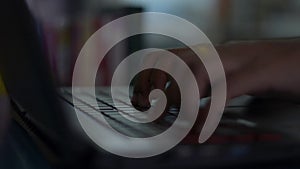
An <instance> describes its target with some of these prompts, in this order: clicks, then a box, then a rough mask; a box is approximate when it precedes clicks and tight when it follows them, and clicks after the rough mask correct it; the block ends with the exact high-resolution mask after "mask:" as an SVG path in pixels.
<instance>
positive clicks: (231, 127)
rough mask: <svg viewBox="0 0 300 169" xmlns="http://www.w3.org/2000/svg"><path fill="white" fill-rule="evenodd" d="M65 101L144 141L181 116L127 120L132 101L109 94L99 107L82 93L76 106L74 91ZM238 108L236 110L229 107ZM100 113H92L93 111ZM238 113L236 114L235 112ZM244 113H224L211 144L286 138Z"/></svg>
mask: <svg viewBox="0 0 300 169" xmlns="http://www.w3.org/2000/svg"><path fill="white" fill-rule="evenodd" d="M62 91H63V92H60V93H61V96H62V98H63V99H64V100H65V101H67V102H68V103H69V104H71V105H72V106H73V107H75V108H76V109H78V110H80V111H82V112H84V113H87V114H89V115H90V116H92V117H93V118H94V119H97V118H99V116H103V117H104V118H105V120H106V121H107V122H108V123H109V124H110V125H111V126H112V127H113V128H114V129H115V130H117V131H118V132H120V133H123V134H125V135H127V136H131V137H136V138H144V137H151V136H155V135H158V134H160V133H162V132H164V131H165V130H167V129H168V128H169V127H170V126H171V125H172V123H173V122H174V120H175V119H176V117H177V114H178V109H177V108H175V107H172V108H170V109H169V110H168V112H167V114H166V116H165V117H164V119H163V120H161V121H160V122H159V123H156V122H150V123H136V122H133V121H130V120H128V119H126V118H124V117H123V116H122V115H121V114H120V113H119V112H122V113H123V114H126V115H128V116H132V117H134V115H135V113H138V112H137V111H136V109H135V108H134V107H132V106H131V103H130V101H128V100H127V101H125V100H121V99H119V100H117V102H113V100H112V98H111V97H110V96H109V95H108V94H107V93H105V91H98V90H97V92H96V96H97V98H96V100H97V105H93V104H92V103H91V102H90V100H91V99H92V96H91V94H89V93H88V92H82V97H80V98H74V99H77V101H78V102H76V105H74V104H73V100H72V93H71V90H69V89H68V90H65V89H64V90H62ZM229 109H230V110H231V109H234V108H232V107H231V108H229ZM95 111H96V112H97V114H95V113H91V112H95ZM231 112H234V111H231ZM239 115H240V113H224V115H223V117H222V120H221V121H220V125H219V126H218V128H217V130H216V131H215V133H214V134H213V135H212V137H211V138H210V139H209V140H208V141H207V142H208V143H213V144H224V143H254V142H277V141H280V140H281V139H282V135H281V134H279V133H275V132H270V131H266V130H262V129H260V128H258V127H257V126H256V124H255V123H254V122H251V121H248V120H245V119H243V118H241V117H239ZM198 137H199V134H196V133H195V134H190V135H188V136H187V137H186V138H185V140H184V141H183V142H184V143H195V144H197V140H198Z"/></svg>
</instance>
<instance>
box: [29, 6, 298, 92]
mask: <svg viewBox="0 0 300 169" xmlns="http://www.w3.org/2000/svg"><path fill="white" fill-rule="evenodd" d="M27 2H28V4H29V6H30V8H31V10H32V11H33V13H34V15H35V17H36V18H37V19H38V21H39V26H40V28H41V34H42V38H43V40H44V42H46V43H45V47H46V49H47V55H48V58H49V61H50V63H51V68H52V70H53V74H54V76H55V77H56V79H57V82H58V84H59V85H63V86H69V85H70V84H71V75H72V70H73V65H74V63H75V61H76V58H77V55H78V53H79V51H80V49H81V47H82V46H83V44H84V42H85V41H86V40H87V39H88V38H89V36H90V35H91V34H92V33H94V32H95V31H96V30H98V29H99V28H101V26H103V25H104V24H105V23H108V22H109V21H112V20H114V19H116V18H118V17H121V16H124V15H127V14H131V13H136V12H143V11H151V12H164V13H169V14H174V15H176V16H179V17H182V18H184V19H187V20H188V21H190V22H192V23H193V24H195V25H196V26H197V27H199V28H200V29H201V30H202V31H203V32H204V33H205V34H206V35H207V36H208V37H209V39H210V40H211V41H212V42H213V44H218V43H224V42H227V41H230V40H257V39H269V38H288V37H297V36H299V35H300V22H299V18H300V10H299V8H300V1H299V0H185V1H182V0H163V1H161V0H151V1H148V0H110V1H105V0H73V1H71V0H64V1H61V0H27ZM147 24H151V21H150V20H147V18H141V20H139V21H137V23H136V25H126V23H125V24H124V25H120V26H122V27H124V30H125V29H130V27H131V26H135V27H137V26H147ZM166 29H172V28H171V27H170V28H166ZM179 46H181V44H180V43H178V41H176V40H174V39H170V38H168V37H162V36H157V35H144V36H139V37H132V38H129V39H128V40H125V41H123V42H122V43H121V44H118V45H117V46H116V47H115V48H114V49H112V51H111V52H110V53H109V54H108V55H109V56H113V57H106V59H105V60H104V61H103V63H102V65H101V69H103V70H101V71H99V74H101V75H99V76H101V79H100V78H99V79H98V80H97V82H96V83H97V84H98V85H108V84H109V82H110V77H111V74H112V72H113V70H114V69H115V66H116V65H117V64H118V63H119V62H120V61H121V60H122V59H123V58H124V57H126V56H128V55H129V54H130V53H132V52H134V51H136V50H139V49H142V48H145V47H159V48H171V47H179ZM87 68H88V65H87Z"/></svg>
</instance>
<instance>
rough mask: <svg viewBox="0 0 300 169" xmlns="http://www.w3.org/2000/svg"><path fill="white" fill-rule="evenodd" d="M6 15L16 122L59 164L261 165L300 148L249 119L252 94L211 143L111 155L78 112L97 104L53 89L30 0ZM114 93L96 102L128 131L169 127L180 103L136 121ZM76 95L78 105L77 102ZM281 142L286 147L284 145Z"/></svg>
mask: <svg viewBox="0 0 300 169" xmlns="http://www.w3.org/2000/svg"><path fill="white" fill-rule="evenodd" d="M1 13H2V16H1V17H2V19H1V22H2V23H4V24H3V25H2V26H1V27H2V28H1V29H3V30H4V32H6V34H3V36H2V42H5V43H3V45H2V48H1V61H0V68H1V74H2V75H3V79H4V82H5V84H6V87H7V91H8V93H9V95H10V97H11V100H12V106H13V116H14V119H15V120H16V121H17V122H18V123H19V124H20V125H21V126H22V127H23V128H24V129H25V130H26V131H27V133H28V134H29V135H30V136H31V137H32V138H33V139H34V140H35V142H36V143H37V145H38V146H39V148H40V150H41V152H42V154H43V155H44V156H45V157H46V158H47V159H48V160H49V163H50V164H51V165H52V166H53V167H55V168H73V169H74V168H75V169H76V168H78V169H79V168H85V169H87V168H171V167H172V168H235V167H236V168H240V167H249V166H253V167H255V168H259V166H264V167H266V166H273V165H279V166H280V165H285V164H286V163H287V162H288V163H289V164H290V162H291V161H293V160H294V159H297V158H298V157H299V151H295V152H291V151H288V152H287V149H294V150H296V149H295V144H292V143H289V142H288V144H287V143H286V141H285V139H283V138H285V136H284V134H282V133H280V132H277V131H272V130H265V129H263V128H260V127H259V126H260V125H259V124H257V123H256V122H255V121H251V120H248V119H247V118H246V116H245V112H247V110H248V107H247V106H245V105H246V104H245V103H248V102H249V101H251V99H252V98H251V97H248V96H245V97H243V98H239V99H238V100H237V101H236V102H232V104H230V105H229V106H228V107H227V108H226V110H225V111H226V113H225V114H224V116H223V118H222V120H221V122H220V126H219V127H218V129H217V130H216V132H215V133H214V134H213V136H212V137H211V138H210V139H209V140H208V141H207V142H206V143H205V144H201V145H199V144H197V142H195V141H194V140H197V139H195V138H196V137H198V136H197V135H188V136H187V137H186V138H185V139H184V140H183V141H182V143H181V144H180V145H177V146H176V147H175V148H173V149H171V150H169V151H167V152H165V153H163V154H161V155H157V156H154V157H149V158H142V159H134V158H125V157H121V156H117V155H114V154H111V153H109V152H107V151H105V150H103V149H101V148H100V147H99V146H97V145H96V144H95V143H93V142H92V141H91V140H90V139H89V138H88V137H87V136H86V134H85V132H84V131H83V129H82V128H81V127H80V124H79V122H78V120H77V119H76V116H75V110H74V109H77V110H78V111H79V112H81V113H82V114H87V113H88V112H86V111H87V110H88V109H93V110H94V105H91V104H89V102H88V101H86V100H82V99H81V98H73V95H72V89H71V88H56V87H55V85H54V82H53V79H52V76H51V73H50V68H49V65H48V63H47V61H46V57H45V54H44V49H43V45H42V44H41V40H40V38H39V33H38V32H39V30H38V29H37V26H36V22H35V20H34V18H33V17H32V15H31V13H30V11H29V10H28V8H27V5H26V3H25V1H23V0H9V1H8V0H7V1H5V2H2V12H1ZM8 35H9V36H8ZM79 90H80V92H81V93H82V95H83V96H84V98H89V97H91V95H90V92H91V91H90V89H89V88H81V89H79ZM109 91H110V90H109V89H108V88H105V87H98V88H97V89H96V91H95V92H96V95H97V98H96V99H97V102H98V106H100V107H102V108H101V110H96V111H98V112H99V115H102V116H104V117H105V119H106V120H107V121H108V122H109V123H110V124H111V125H112V126H113V127H114V128H115V129H116V130H117V131H119V132H121V133H123V134H126V135H128V136H132V137H148V136H151V135H155V134H158V133H160V132H162V131H164V130H166V129H167V128H168V127H169V126H170V125H171V124H172V122H173V121H174V119H176V116H177V115H176V113H177V110H176V108H170V110H168V114H167V116H166V117H165V119H164V120H163V122H162V123H161V124H145V125H136V124H134V123H130V122H128V120H127V121H126V120H124V118H122V117H121V116H120V115H119V114H118V111H124V112H125V113H130V112H132V111H134V108H133V107H131V104H130V103H128V102H126V101H122V100H120V102H119V104H117V105H115V104H112V99H111V97H110V93H109ZM73 99H78V102H77V103H80V104H74V103H73ZM87 100H88V99H87ZM83 107H84V108H83ZM99 125H101V124H99ZM287 138H289V137H287ZM282 143H285V144H284V145H285V146H279V145H282ZM274 147H276V148H274ZM297 150H298V149H297ZM282 152H284V153H282ZM287 153H288V155H287ZM274 159H276V162H274V161H273V160H274ZM270 162H271V163H270Z"/></svg>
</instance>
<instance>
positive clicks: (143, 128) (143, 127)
mask: <svg viewBox="0 0 300 169" xmlns="http://www.w3.org/2000/svg"><path fill="white" fill-rule="evenodd" d="M96 95H97V98H96V100H97V105H93V104H92V103H91V102H89V101H90V100H91V99H92V95H91V94H89V93H88V92H82V93H81V96H80V98H74V99H77V102H76V104H73V100H72V93H71V91H69V90H64V91H63V93H62V95H61V96H62V97H63V99H64V100H66V101H67V102H68V103H69V104H71V105H72V106H73V107H75V108H76V109H78V110H80V111H82V112H84V113H87V114H89V115H90V116H93V117H94V118H95V119H97V117H99V115H101V116H104V118H105V120H106V121H107V122H108V123H109V124H110V125H111V126H112V127H113V128H114V129H115V130H117V131H118V132H121V133H122V134H125V135H127V136H131V137H137V138H143V137H150V136H154V135H157V134H160V133H162V132H163V131H165V130H166V129H168V127H170V125H171V124H172V122H173V121H174V120H175V119H176V111H175V109H174V108H172V109H170V111H169V113H167V115H166V117H165V118H164V120H162V121H160V122H159V123H155V122H150V123H136V122H133V121H130V120H128V119H126V118H124V117H123V116H122V115H121V114H120V113H119V112H122V113H123V114H126V115H127V116H131V117H134V115H135V114H136V113H138V111H137V110H136V109H135V108H134V107H132V106H131V103H129V102H128V101H125V100H117V102H113V100H112V98H111V97H110V96H109V95H108V94H106V93H105V92H103V91H102V92H101V91H98V92H97V94H96ZM95 111H96V112H98V114H95V113H91V112H95Z"/></svg>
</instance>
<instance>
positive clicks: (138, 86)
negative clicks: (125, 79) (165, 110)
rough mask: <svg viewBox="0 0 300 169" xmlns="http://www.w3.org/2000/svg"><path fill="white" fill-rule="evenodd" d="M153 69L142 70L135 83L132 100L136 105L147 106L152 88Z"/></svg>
mask: <svg viewBox="0 0 300 169" xmlns="http://www.w3.org/2000/svg"><path fill="white" fill-rule="evenodd" d="M150 75H151V70H145V71H143V72H141V73H140V74H139V75H138V77H137V79H136V81H135V84H134V87H133V95H132V98H131V102H132V104H133V105H134V106H137V107H139V106H141V107H143V106H146V105H147V102H149V101H148V97H147V96H148V95H149V92H150V90H151V84H150Z"/></svg>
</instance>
